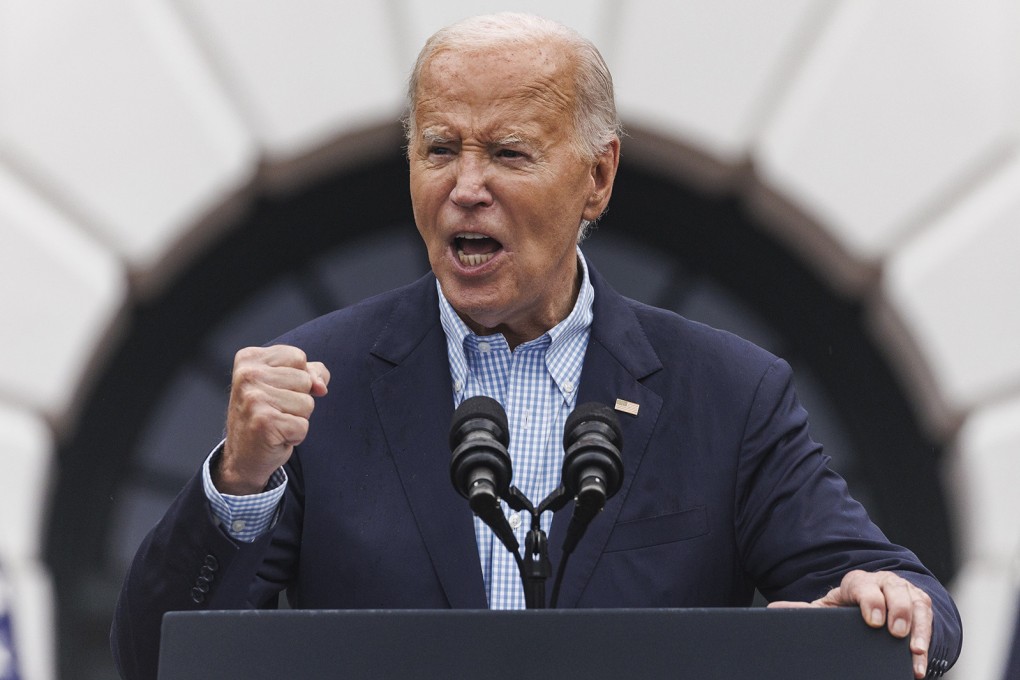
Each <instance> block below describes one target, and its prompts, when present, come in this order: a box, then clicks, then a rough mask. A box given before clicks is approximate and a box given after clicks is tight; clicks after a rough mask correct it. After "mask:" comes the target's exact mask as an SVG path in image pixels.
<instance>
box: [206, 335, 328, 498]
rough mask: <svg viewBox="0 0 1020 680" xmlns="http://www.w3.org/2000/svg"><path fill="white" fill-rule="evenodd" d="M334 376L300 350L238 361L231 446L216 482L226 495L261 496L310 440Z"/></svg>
mask: <svg viewBox="0 0 1020 680" xmlns="http://www.w3.org/2000/svg"><path fill="white" fill-rule="evenodd" d="M328 383H329V371H328V370H326V367H325V366H324V365H323V364H322V363H320V362H317V361H308V358H307V357H306V356H305V353H304V352H303V351H301V350H300V349H298V348H297V347H289V346H287V345H274V346H273V347H248V348H245V349H242V350H240V351H239V352H238V353H237V354H236V355H235V357H234V372H233V377H232V379H231V386H230V405H229V406H228V407H227V441H226V444H225V445H224V447H223V456H222V458H221V459H220V464H219V467H218V468H217V469H216V470H214V471H213V482H214V483H215V484H216V488H217V489H219V491H220V493H226V494H232V495H238V496H240V495H245V494H252V493H260V492H261V491H262V490H263V489H264V488H265V486H266V483H267V482H268V481H269V477H270V476H271V475H272V474H273V472H275V471H276V469H277V468H279V467H280V466H282V465H283V464H284V463H286V462H287V460H288V459H289V458H290V455H291V453H292V452H293V451H294V447H295V446H296V445H298V444H300V443H301V442H302V441H303V440H304V438H305V436H307V434H308V418H309V417H310V416H311V415H312V410H313V409H314V408H315V399H314V397H321V396H324V395H325V394H326V386H327V384H328Z"/></svg>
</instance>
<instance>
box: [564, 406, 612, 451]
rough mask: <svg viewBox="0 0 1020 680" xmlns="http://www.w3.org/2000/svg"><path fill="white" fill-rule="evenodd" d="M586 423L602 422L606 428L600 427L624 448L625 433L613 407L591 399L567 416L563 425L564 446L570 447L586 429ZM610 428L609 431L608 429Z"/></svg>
mask: <svg viewBox="0 0 1020 680" xmlns="http://www.w3.org/2000/svg"><path fill="white" fill-rule="evenodd" d="M585 423H601V424H603V425H605V428H600V429H602V430H603V433H604V434H605V435H606V437H607V438H608V439H609V440H610V442H612V444H613V445H614V446H615V447H616V448H618V449H620V448H623V446H622V440H623V434H622V433H621V432H620V421H619V420H618V419H617V417H616V413H615V412H613V409H611V408H609V407H608V406H606V405H605V404H600V403H598V402H595V401H589V402H587V403H585V404H581V405H580V406H578V407H577V408H575V409H574V410H573V412H572V413H571V414H570V415H569V416H568V417H567V422H566V424H565V425H564V426H563V448H564V449H568V448H570V445H571V444H573V443H574V441H576V440H577V439H578V438H579V437H580V436H581V435H582V434H584V433H585V431H586V430H587V429H588V428H586V427H583V425H584V424H585ZM606 428H608V431H607V430H606Z"/></svg>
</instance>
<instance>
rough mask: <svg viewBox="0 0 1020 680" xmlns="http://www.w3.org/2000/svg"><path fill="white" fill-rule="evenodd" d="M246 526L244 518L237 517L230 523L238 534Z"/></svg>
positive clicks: (232, 529)
mask: <svg viewBox="0 0 1020 680" xmlns="http://www.w3.org/2000/svg"><path fill="white" fill-rule="evenodd" d="M244 527H245V523H244V520H243V519H235V520H234V521H233V522H232V523H231V525H230V530H231V531H233V532H234V533H235V534H237V533H241V532H242V531H244Z"/></svg>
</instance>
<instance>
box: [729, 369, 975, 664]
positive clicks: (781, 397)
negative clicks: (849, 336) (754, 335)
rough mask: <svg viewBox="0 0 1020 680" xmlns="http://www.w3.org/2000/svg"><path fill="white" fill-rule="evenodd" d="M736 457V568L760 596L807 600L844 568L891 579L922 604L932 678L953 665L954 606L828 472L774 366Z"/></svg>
mask: <svg viewBox="0 0 1020 680" xmlns="http://www.w3.org/2000/svg"><path fill="white" fill-rule="evenodd" d="M740 456H741V458H740V463H739V466H738V474H737V487H736V494H735V503H736V508H735V522H736V532H737V537H738V541H739V543H740V554H741V558H742V560H743V563H744V565H745V567H744V568H745V570H746V571H747V572H748V574H749V576H750V577H751V578H752V579H753V580H754V582H755V583H756V584H757V585H758V588H759V590H760V591H761V592H762V594H763V595H765V597H767V598H768V599H769V600H801V601H811V600H814V599H817V598H819V597H821V596H822V595H824V594H825V593H826V592H828V591H829V590H830V589H831V588H833V587H835V586H838V585H839V583H840V581H841V580H842V577H843V576H844V575H845V574H846V573H847V572H849V571H852V570H854V569H863V570H865V571H880V570H889V571H894V572H896V573H898V574H899V575H901V576H902V577H904V578H905V579H907V580H908V581H910V582H912V583H913V584H914V585H916V586H918V587H919V588H921V589H922V590H924V591H925V592H926V593H927V594H928V595H929V596H930V597H931V598H932V603H933V608H934V615H935V622H934V630H933V635H932V643H931V647H930V650H931V651H930V654H929V656H930V657H931V658H932V662H933V664H934V666H936V668H934V669H933V670H934V672H936V673H938V674H941V673H940V672H938V671H939V668H938V667H941V670H945V668H948V666H949V665H951V664H952V663H953V662H955V660H956V658H957V657H958V656H959V653H960V648H961V644H962V629H961V622H960V616H959V613H958V611H957V609H956V606H955V604H954V603H953V601H952V599H951V598H950V596H949V594H948V593H947V592H946V590H945V588H944V587H943V586H942V585H941V584H940V583H939V582H938V580H937V579H936V578H935V577H934V576H933V575H932V574H931V572H930V571H928V569H926V568H925V567H924V566H923V565H922V564H921V562H920V560H918V559H917V557H916V556H915V555H914V554H913V553H912V552H910V551H909V550H907V549H906V548H903V547H900V546H898V545H895V544H892V543H890V542H889V540H888V539H887V538H886V537H885V535H884V534H883V533H882V532H881V530H879V528H878V527H877V526H875V524H874V523H873V522H872V521H871V520H870V518H869V517H868V514H867V512H866V511H865V510H864V508H863V507H862V506H861V505H860V503H858V502H857V501H855V500H854V499H853V498H852V497H851V496H850V493H849V491H848V489H847V486H846V483H845V482H844V481H843V479H842V478H841V477H839V475H837V474H836V473H835V472H833V471H832V470H831V469H830V468H829V466H828V461H829V459H828V457H827V456H825V455H824V454H823V453H822V448H821V446H820V445H818V444H817V443H815V442H814V441H812V439H811V437H810V435H809V433H808V425H807V413H806V411H805V410H804V409H803V408H802V407H801V405H800V404H799V402H798V400H797V397H796V394H795V392H794V389H793V384H792V372H791V370H790V367H789V366H788V365H787V364H786V362H784V361H782V360H776V361H775V362H774V363H772V365H771V366H769V367H768V369H767V370H766V371H765V373H764V375H763V376H762V378H761V381H760V382H759V384H758V388H757V392H756V395H755V398H754V400H753V402H752V406H751V409H750V412H749V413H748V417H747V422H746V425H745V428H744V436H743V443H742V450H741V453H740Z"/></svg>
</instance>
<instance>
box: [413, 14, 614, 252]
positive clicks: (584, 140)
mask: <svg viewBox="0 0 1020 680" xmlns="http://www.w3.org/2000/svg"><path fill="white" fill-rule="evenodd" d="M543 42H556V43H559V44H561V45H563V46H565V47H566V48H567V49H568V50H570V52H571V53H572V56H573V58H574V65H575V67H576V68H575V69H574V86H575V91H576V93H577V96H576V98H575V101H574V130H573V144H574V147H575V149H576V150H577V152H578V155H580V156H581V158H583V159H585V160H594V159H595V158H597V157H598V156H599V155H601V154H602V152H604V151H605V150H606V149H607V148H608V147H609V145H610V144H611V143H612V141H613V140H614V139H619V137H620V135H621V134H622V127H621V125H620V119H619V117H618V116H617V113H616V100H615V97H614V95H613V76H612V74H610V73H609V67H608V66H606V62H605V60H604V59H603V58H602V55H601V54H599V51H598V49H597V48H596V47H595V45H594V44H593V43H592V42H591V41H590V40H588V39H587V38H585V37H583V36H582V35H581V34H580V33H578V32H577V31H575V30H574V29H572V28H568V27H567V26H564V25H563V24H560V23H557V22H555V21H552V20H550V19H545V18H542V17H539V16H535V15H533V14H518V13H514V12H503V13H500V14H490V15H486V16H478V17H472V18H470V19H465V20H463V21H460V22H458V23H455V24H453V25H451V26H447V27H446V28H442V29H440V30H439V31H437V32H436V33H434V34H433V35H432V37H431V38H429V39H428V40H427V41H426V42H425V46H424V47H422V49H421V52H419V53H418V59H417V61H416V62H415V64H414V69H413V70H412V71H411V77H410V79H409V81H408V88H407V113H406V114H405V116H404V120H403V123H404V134H405V135H406V137H407V141H408V144H412V143H413V140H414V137H415V135H416V134H417V131H416V129H415V111H416V106H417V101H418V85H419V82H420V80H421V74H422V71H423V70H424V69H425V66H426V65H427V64H428V63H429V61H430V60H431V59H432V58H433V57H434V56H436V55H437V54H438V53H440V52H443V51H446V50H457V49H472V48H475V49H477V48H485V47H492V46H494V45H511V46H514V47H518V48H526V47H531V46H533V45H535V44H536V43H543ZM590 226H591V223H590V222H588V221H587V220H582V222H581V225H580V230H579V232H578V241H581V240H582V239H583V238H584V237H585V236H587V234H588V231H589V228H590Z"/></svg>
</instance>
